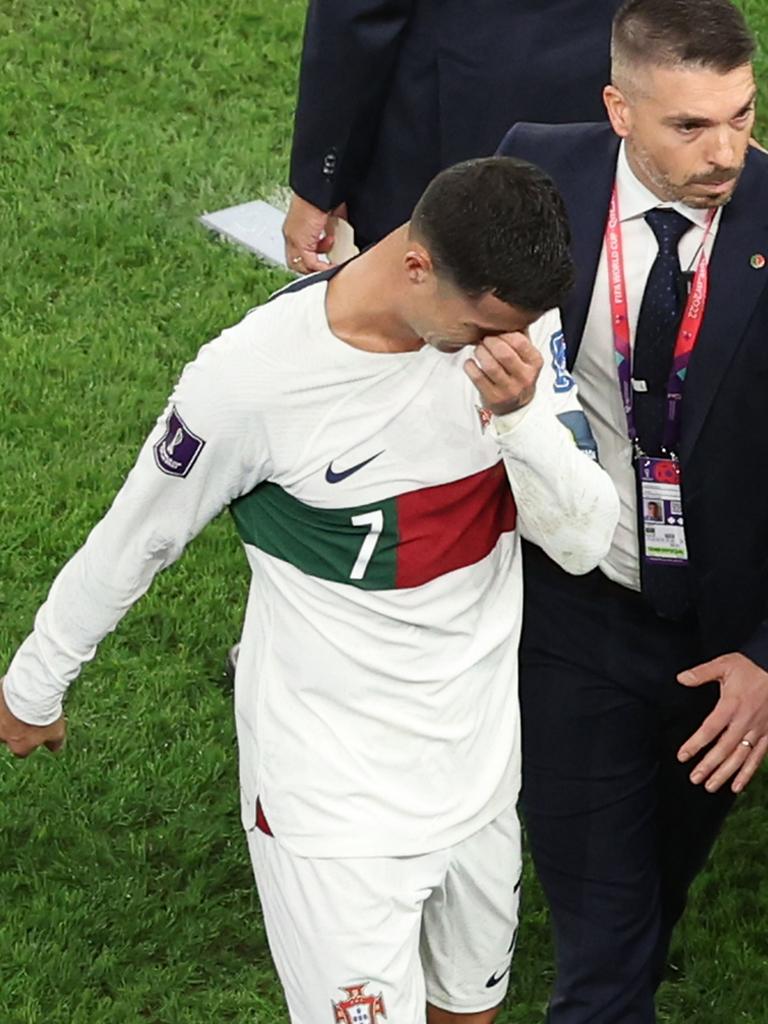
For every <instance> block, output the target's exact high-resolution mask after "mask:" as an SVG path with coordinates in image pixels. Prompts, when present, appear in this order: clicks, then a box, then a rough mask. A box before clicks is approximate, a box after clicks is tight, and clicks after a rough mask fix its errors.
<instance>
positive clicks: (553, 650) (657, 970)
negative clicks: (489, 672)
mask: <svg viewBox="0 0 768 1024" xmlns="http://www.w3.org/2000/svg"><path fill="white" fill-rule="evenodd" d="M525 566H526V568H525V572H526V597H525V601H526V603H525V622H524V628H523V641H522V648H521V672H520V684H521V704H522V714H523V811H524V816H525V821H526V825H527V831H528V838H529V842H530V847H531V852H532V854H533V859H534V863H535V866H536V870H537V872H538V875H539V877H540V879H541V882H542V885H543V887H544V890H545V892H546V896H547V899H548V901H549V904H550V907H551V911H552V921H553V928H554V936H555V949H556V964H557V975H556V981H555V987H554V992H553V997H552V1001H551V1004H550V1008H549V1018H548V1019H549V1020H550V1021H551V1024H652V1022H653V1021H655V1019H656V1017H655V1013H654V994H655V990H656V988H657V986H658V983H659V981H660V980H661V976H662V973H663V970H664V964H665V958H666V954H667V949H668V945H669V939H670V935H671V932H672V928H673V926H674V924H675V922H676V921H677V919H678V918H679V917H680V915H681V913H682V912H683V909H684V907H685V902H686V895H687V890H688V887H689V885H690V883H691V881H692V880H693V878H694V876H695V875H696V873H697V872H698V871H699V869H700V868H701V866H702V865H703V863H704V860H705V858H706V856H707V853H708V851H709V849H710V847H711V845H712V843H713V842H714V839H715V837H716V835H717V832H718V830H719V827H720V825H721V823H722V820H723V818H724V817H725V815H726V813H727V811H728V808H729V807H730V805H731V803H732V801H733V796H732V794H731V793H730V790H727V789H726V791H725V792H720V793H719V794H715V795H712V794H709V793H707V792H706V791H705V790H704V789H703V788H701V787H696V786H693V785H692V784H691V782H690V781H689V780H688V775H689V773H690V771H691V765H690V764H689V765H687V766H684V765H681V764H679V763H678V761H677V760H676V757H675V754H676V751H677V749H678V748H679V746H680V745H681V744H682V742H683V741H684V740H685V739H686V738H687V737H688V736H690V735H691V734H692V733H693V732H694V731H695V729H696V728H697V727H698V726H699V725H700V724H701V722H702V721H703V719H704V718H705V717H706V715H707V714H708V713H709V711H710V710H711V709H712V707H713V706H714V704H715V702H716V700H717V697H718V690H717V686H716V684H708V685H707V686H705V687H702V688H698V689H686V688H684V687H683V686H681V685H680V684H679V683H678V682H676V679H675V676H676V674H677V673H678V672H679V671H680V670H681V669H683V668H687V667H690V666H692V665H695V664H697V662H699V661H701V660H703V659H702V658H701V656H700V652H699V642H698V637H697V631H696V629H695V627H694V626H693V625H692V624H680V623H671V622H665V621H663V620H661V619H659V618H658V616H656V615H655V613H653V612H652V611H651V610H650V609H649V608H648V607H647V606H646V605H645V603H644V601H643V599H642V598H641V597H640V595H639V594H636V593H634V592H633V591H629V590H627V589H625V588H623V587H620V586H618V585H617V584H614V583H611V582H610V581H609V580H608V579H607V578H606V577H605V576H604V575H603V574H602V573H601V572H599V571H598V570H596V571H594V572H592V573H590V574H589V575H587V576H583V577H573V576H568V575H567V574H566V573H563V572H562V571H561V570H560V569H558V568H557V567H556V566H555V565H554V564H553V563H552V562H550V561H549V559H547V558H546V557H545V556H544V555H543V554H541V553H540V552H539V550H538V549H533V548H531V546H530V545H528V546H527V549H526V563H525Z"/></svg>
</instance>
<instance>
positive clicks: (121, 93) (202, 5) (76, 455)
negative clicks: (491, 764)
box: [0, 0, 768, 1024]
mask: <svg viewBox="0 0 768 1024" xmlns="http://www.w3.org/2000/svg"><path fill="white" fill-rule="evenodd" d="M745 6H746V8H747V11H748V14H749V17H750V19H751V22H752V24H753V26H754V27H755V28H756V29H757V31H758V32H759V33H760V34H761V35H762V36H763V38H765V34H766V33H767V32H768V0H745ZM303 10H304V3H303V0H279V2H278V0H248V2H244V0H230V2H229V3H227V4H219V5H217V4H210V3H208V2H204V0H177V2H176V3H170V2H168V0H78V2H75V0H58V2H53V0H4V2H3V3H2V4H0V61H1V66H2V79H3V100H2V105H1V106H0V118H1V119H2V140H3V143H2V156H1V157H0V224H1V225H2V241H3V245H2V257H1V259H2V268H1V269H2V277H1V279H2V289H0V309H1V310H2V317H1V318H0V354H1V356H2V360H1V362H0V425H2V429H0V471H1V473H2V488H0V516H1V517H2V523H3V531H2V533H3V535H2V540H1V541H0V610H1V611H2V616H1V617H0V662H2V663H3V664H5V663H7V659H8V658H9V657H10V655H11V654H12V652H13V650H14V648H15V646H16V645H17V644H18V643H19V642H20V641H21V639H22V638H23V637H24V635H25V634H26V632H27V631H28V629H29V626H30V623H31V619H32V616H33V614H34V611H35V609H36V607H37V606H38V605H39V603H40V602H41V601H42V600H43V598H44V596H45V593H46V590H47V586H48V584H49V582H50V580H51V578H52V576H53V574H54V573H55V571H56V570H57V568H58V567H60V566H61V565H62V564H63V562H64V561H65V560H66V558H67V557H68V555H69V554H70V553H71V552H73V551H74V550H75V548H76V547H77V546H78V545H79V544H80V543H81V542H82V541H83V540H84V538H85V536H86V534H87V532H88V530H89V528H90V526H91V525H92V524H93V523H94V522H95V521H96V520H97V518H98V517H99V516H100V515H101V514H102V513H103V512H104V510H105V509H106V508H107V507H108V505H109V502H110V500H111V498H112V495H113V494H114V492H115V490H116V488H117V487H118V486H119V484H120V482H121V480H122V478H123V476H124V474H125V473H126V472H127V470H128V469H129V468H130V466H131V464H132V462H133V458H134V455H135V453H136V451H137V449H138V446H139V444H140V443H141V441H142V439H143V437H144V436H145V434H146V432H147V431H148V429H149V428H150V426H151V425H152V423H153V422H154V419H155V417H156V416H157V414H158V413H159V411H160V410H161V409H162V407H163V405H164V401H165V398H166V395H167V394H168V392H169V390H170V388H171V386H172V384H173V381H174V380H175V378H176V376H177V375H178V372H179V370H180V368H181V366H182V365H183V364H184V362H186V361H187V360H188V359H189V358H191V357H192V356H193V355H194V353H195V352H196V351H197V349H198V348H199V346H200V345H201V344H202V343H203V342H204V341H205V340H207V339H208V338H210V337H212V336H213V335H215V334H216V333H218V331H219V329H220V328H222V327H223V326H225V325H227V324H230V323H232V322H234V321H236V320H238V319H239V318H240V317H241V316H242V315H243V313H244V312H245V311H246V310H247V309H248V308H250V307H251V306H253V305H255V304H257V303H258V302H260V301H261V300H263V299H264V298H265V297H266V296H267V295H268V294H269V292H270V291H271V290H273V289H274V288H275V287H277V286H278V285H279V284H281V283H282V282H283V280H284V278H283V277H282V276H281V275H280V274H279V273H278V272H276V271H274V270H268V269H265V268H264V267H260V266H259V265H258V264H256V263H255V262H254V261H253V259H252V258H250V257H249V256H248V255H247V254H245V253H243V252H242V251H240V250H238V249H236V248H234V247H230V246H225V245H223V244H221V243H218V242H215V241H213V240H212V239H211V238H210V237H208V236H207V235H206V234H205V232H204V231H203V230H202V229H201V228H200V227H199V226H198V225H197V224H196V222H195V218H196V216H197V215H198V214H199V213H200V212H202V211H203V210H205V209H208V210H214V209H218V208H220V207H222V206H227V205H231V204H234V203H237V202H243V201H245V200H247V199H251V198H254V197H256V196H257V195H260V194H261V195H263V194H267V193H269V192H270V191H271V189H272V188H273V187H274V186H275V185H276V184H280V183H284V181H285V178H286V171H287V154H288V144H289V135H290V123H291V116H292V109H293V101H294V92H295V78H296V66H297V58H298V53H299V47H300V32H301V23H302V18H303ZM759 67H760V70H761V72H764V71H765V62H764V61H762V60H761V62H760V65H759ZM765 123H766V122H765V121H763V124H765ZM764 137H768V132H766V135H765V136H764ZM245 586H246V570H245V564H244V559H243V557H242V554H241V552H240V549H239V545H238V543H237V541H236V539H235V536H234V531H233V529H232V528H231V526H230V523H229V521H228V519H227V517H222V519H221V520H220V521H218V522H216V523H214V524H213V525H212V526H211V527H209V528H208V530H207V531H206V532H205V533H204V534H203V535H202V536H201V537H200V538H199V539H198V540H197V541H196V542H195V543H194V544H193V545H192V547H191V549H190V550H189V552H188V553H187V554H186V556H185V557H184V558H183V559H182V561H181V562H180V563H179V564H178V565H177V566H176V567H174V568H173V569H172V570H170V571H169V572H168V573H166V574H165V575H164V576H163V577H162V578H160V579H159V580H158V581H157V583H156V584H155V586H154V588H153V589H152V592H151V593H150V594H149V596H148V597H147V598H145V599H144V600H143V601H142V602H141V603H140V604H139V606H138V607H137V608H136V609H135V610H134V611H133V612H131V613H130V614H129V615H128V617H127V618H126V620H125V621H124V622H123V624H122V625H121V627H120V629H119V631H118V632H117V633H116V635H114V636H112V637H110V638H109V639H108V640H106V641H105V642H104V644H103V645H102V649H101V651H100V653H99V657H98V658H97V660H96V661H95V662H94V664H93V665H91V666H89V667H88V668H87V669H86V670H85V672H84V673H83V678H82V681H81V682H80V683H79V684H78V685H77V686H76V687H75V688H74V691H73V693H72V696H71V699H70V700H69V703H68V714H69V717H70V736H71V738H70V742H69V746H68V749H67V751H66V753H65V754H64V755H63V756H62V757H60V758H54V757H52V756H49V755H48V754H47V753H41V754H39V755H37V756H35V757H33V758H30V759H29V760H28V761H25V762H16V761H13V760H12V759H11V758H10V756H8V755H7V754H6V755H5V756H1V757H0V1024H136V1022H139V1021H146V1022H150V1024H210V1022H216V1024H225V1022H237V1024H240V1022H246V1021H247V1022H253V1024H277V1022H285V1021H287V1015H286V1013H285V1009H284V1006H283V1002H282V996H281V994H280V988H279V985H278V983H277V981H276V979H275V976H274V972H273V970H272V967H271V963H270V959H269V953H268V950H267V947H266V941H265V938H264V932H263V928H262V924H261V920H260V915H259V907H258V901H257V899H256V896H255V893H254V888H253V885H252V882H251V874H250V866H249V863H248V857H247V851H246V847H245V843H244V840H243V836H242V833H241V829H240V825H239V821H238V806H237V780H236V768H235V741H234V730H233V722H232V710H231V696H230V694H229V692H228V688H227V686H226V685H225V683H224V682H223V678H222V661H223V656H224V652H225V650H226V648H227V645H228V644H229V643H230V642H231V640H232V639H233V637H234V636H235V635H236V634H237V631H238V627H239V624H240V619H241V613H242V606H243V599H244V593H245ZM767 797H768V789H767V788H766V781H765V779H764V778H760V779H758V780H757V781H756V782H755V783H754V784H753V785H752V787H751V788H750V790H749V791H748V792H747V794H746V795H745V797H744V798H743V799H742V800H741V801H740V805H739V808H738V810H737V812H736V813H735V814H734V815H733V817H732V818H731V820H730V822H729V825H728V827H727V829H726V831H725V834H724V835H723V838H722V840H721V842H720V844H719V846H718V848H717V851H716V854H715V856H714V858H713V859H712V862H711V864H710V866H709V867H708V869H707V870H706V871H705V873H704V874H703V875H702V876H701V878H700V880H699V882H698V884H697V886H696V888H695V892H694V894H693V898H692V903H691V907H690V910H689V912H688V915H687V917H686V920H685V922H684V925H683V926H682V927H681V928H680V930H679V932H678V934H677V936H676V940H675V946H674V954H673V960H674V961H675V963H676V964H677V965H678V967H679V971H678V972H677V980H675V981H672V982H670V983H668V984H666V985H665V987H664V988H663V990H662V992H661V995H660V1018H661V1020H662V1021H664V1022H674V1024H688V1022H693V1021H695V1022H697V1024H735V1022H751V1024H764V1022H765V1021H766V1020H767V1019H768V964H767V962H766V961H767V960H768V930H766V927H765V921H766V919H768V878H767V875H768V872H767V871H766V864H767V863H768V860H767V858H766V849H768V825H766V815H765V810H764V808H765V803H766V798H767ZM527 882H528V884H527V886H526V892H525V904H524V923H523V928H522V932H521V939H520V946H519V953H518V956H517V958H516V961H515V965H514V971H513V987H512V992H511V995H510V998H509V1000H508V1004H507V1007H506V1009H505V1011H504V1014H503V1016H502V1020H503V1021H504V1022H505V1024H511V1022H515V1024H537V1022H539V1021H540V1020H541V1019H542V1007H543V1005H544V1002H545V999H546V994H547V989H548V985H549V982H550V980H551V973H552V970H551V950H550V946H549V937H548V925H547V917H546V911H545V908H544V904H543V900H542V898H541V895H540V892H539V890H538V889H537V886H536V884H535V881H534V880H533V878H532V876H531V873H530V870H529V871H528V876H527ZM328 1012H329V1013H330V1010H329V1011H328ZM329 1019H330V1018H329Z"/></svg>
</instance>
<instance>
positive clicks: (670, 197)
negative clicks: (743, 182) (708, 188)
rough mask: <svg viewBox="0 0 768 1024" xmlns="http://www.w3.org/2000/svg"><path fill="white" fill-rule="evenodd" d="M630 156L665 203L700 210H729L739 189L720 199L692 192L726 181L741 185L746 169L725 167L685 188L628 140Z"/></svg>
mask: <svg viewBox="0 0 768 1024" xmlns="http://www.w3.org/2000/svg"><path fill="white" fill-rule="evenodd" d="M627 153H628V156H629V157H631V160H632V163H634V164H635V166H636V167H638V168H639V169H640V171H641V172H642V174H643V177H644V178H645V179H646V181H647V182H648V183H649V184H650V186H651V189H652V191H653V192H654V193H655V195H657V196H658V197H659V199H661V200H663V201H664V202H669V203H684V204H685V206H690V207H691V208H692V209H696V210H702V209H703V210H707V209H714V208H715V207H718V206H725V205H726V203H729V202H730V201H731V199H732V198H733V193H734V191H735V189H731V190H730V191H728V192H723V193H722V194H720V195H704V194H701V193H698V192H695V191H694V192H692V191H691V189H692V188H694V187H695V186H696V185H720V184H722V183H724V182H726V181H737V180H738V178H739V176H740V175H741V172H742V170H743V169H744V164H743V163H742V164H741V166H740V167H722V168H717V169H716V170H714V171H712V172H710V173H709V174H702V175H697V176H696V177H694V178H689V179H688V180H687V181H685V182H683V183H682V184H681V185H676V184H675V183H674V182H673V181H672V180H671V179H670V178H669V176H668V175H667V174H665V173H664V172H663V171H662V170H661V169H660V168H659V167H658V166H657V165H656V164H655V163H654V161H653V158H652V157H651V155H650V153H649V152H648V151H647V150H645V149H643V148H642V147H641V146H638V145H637V144H636V143H633V142H630V140H629V139H627Z"/></svg>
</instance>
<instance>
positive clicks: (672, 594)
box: [632, 210, 693, 619]
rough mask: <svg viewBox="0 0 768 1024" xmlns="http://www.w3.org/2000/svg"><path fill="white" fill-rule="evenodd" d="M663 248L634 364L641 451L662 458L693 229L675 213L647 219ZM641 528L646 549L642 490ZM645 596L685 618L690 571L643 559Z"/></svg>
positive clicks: (648, 290) (649, 284) (662, 611)
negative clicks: (683, 271) (685, 242)
mask: <svg viewBox="0 0 768 1024" xmlns="http://www.w3.org/2000/svg"><path fill="white" fill-rule="evenodd" d="M645 219H646V221H647V222H648V224H649V226H650V228H651V230H652V231H653V233H654V235H655V236H656V241H657V242H658V243H659V252H658V254H657V256H656V259H655V260H654V262H653V265H652V267H651V271H650V273H649V274H648V280H647V281H646V284H645V291H644V292H643V301H642V303H641V305H640V315H639V317H638V321H637V331H636V334H635V348H634V353H633V362H632V377H633V378H634V380H642V381H645V383H646V386H647V389H648V390H647V391H642V392H638V391H635V392H634V406H635V423H636V425H637V434H638V439H639V441H640V447H641V448H642V449H643V451H644V452H645V453H646V454H648V455H659V454H660V451H661V444H662V441H663V437H664V426H665V422H666V413H667V381H668V380H669V373H670V370H671V368H672V356H673V354H674V350H675V342H676V340H677V331H678V328H679V325H680V319H681V316H682V312H683V305H684V302H685V299H684V296H683V294H682V293H681V291H682V290H681V288H680V261H679V259H678V255H677V247H678V244H679V242H680V239H681V238H682V237H683V235H684V234H685V233H686V231H688V230H689V228H691V227H693V224H692V222H691V221H690V220H688V218H687V217H683V216H682V215H681V214H679V213H676V212H675V211H674V210H650V211H649V212H648V213H646V215H645ZM637 500H638V527H639V530H640V550H641V552H642V548H643V530H644V525H643V516H642V508H643V504H642V496H641V494H640V493H639V487H638V496H637ZM641 579H642V590H643V595H644V596H645V598H646V600H647V601H648V602H649V604H650V605H651V607H652V608H653V609H654V610H655V611H656V612H657V613H658V614H659V615H661V616H663V617H664V618H668V619H681V618H682V617H683V616H684V615H685V613H686V611H687V610H688V608H689V605H690V600H689V595H688V570H687V568H686V567H685V566H680V565H657V564H654V563H646V562H645V560H644V559H642V558H641Z"/></svg>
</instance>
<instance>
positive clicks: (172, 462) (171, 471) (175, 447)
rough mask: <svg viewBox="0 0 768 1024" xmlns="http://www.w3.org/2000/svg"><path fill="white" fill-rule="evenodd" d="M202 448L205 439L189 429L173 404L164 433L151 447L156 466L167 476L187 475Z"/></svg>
mask: <svg viewBox="0 0 768 1024" xmlns="http://www.w3.org/2000/svg"><path fill="white" fill-rule="evenodd" d="M203 448H205V441H204V440H203V439H202V437H198V436H197V434H195V433H194V432H193V431H192V430H190V429H189V427H188V426H187V425H186V423H185V422H184V420H183V419H182V418H181V416H179V414H178V412H177V411H176V406H173V407H172V409H171V411H170V414H169V416H168V423H167V426H166V431H165V434H163V436H162V437H161V438H160V440H159V441H158V442H157V444H156V445H155V446H154V448H153V449H152V450H153V452H154V455H155V462H156V463H157V468H158V469H161V470H162V471H163V473H167V474H168V476H182V477H183V476H188V475H189V472H190V470H191V469H192V467H193V466H194V464H195V463H196V462H197V460H198V458H199V456H200V452H201V451H202V450H203Z"/></svg>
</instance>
